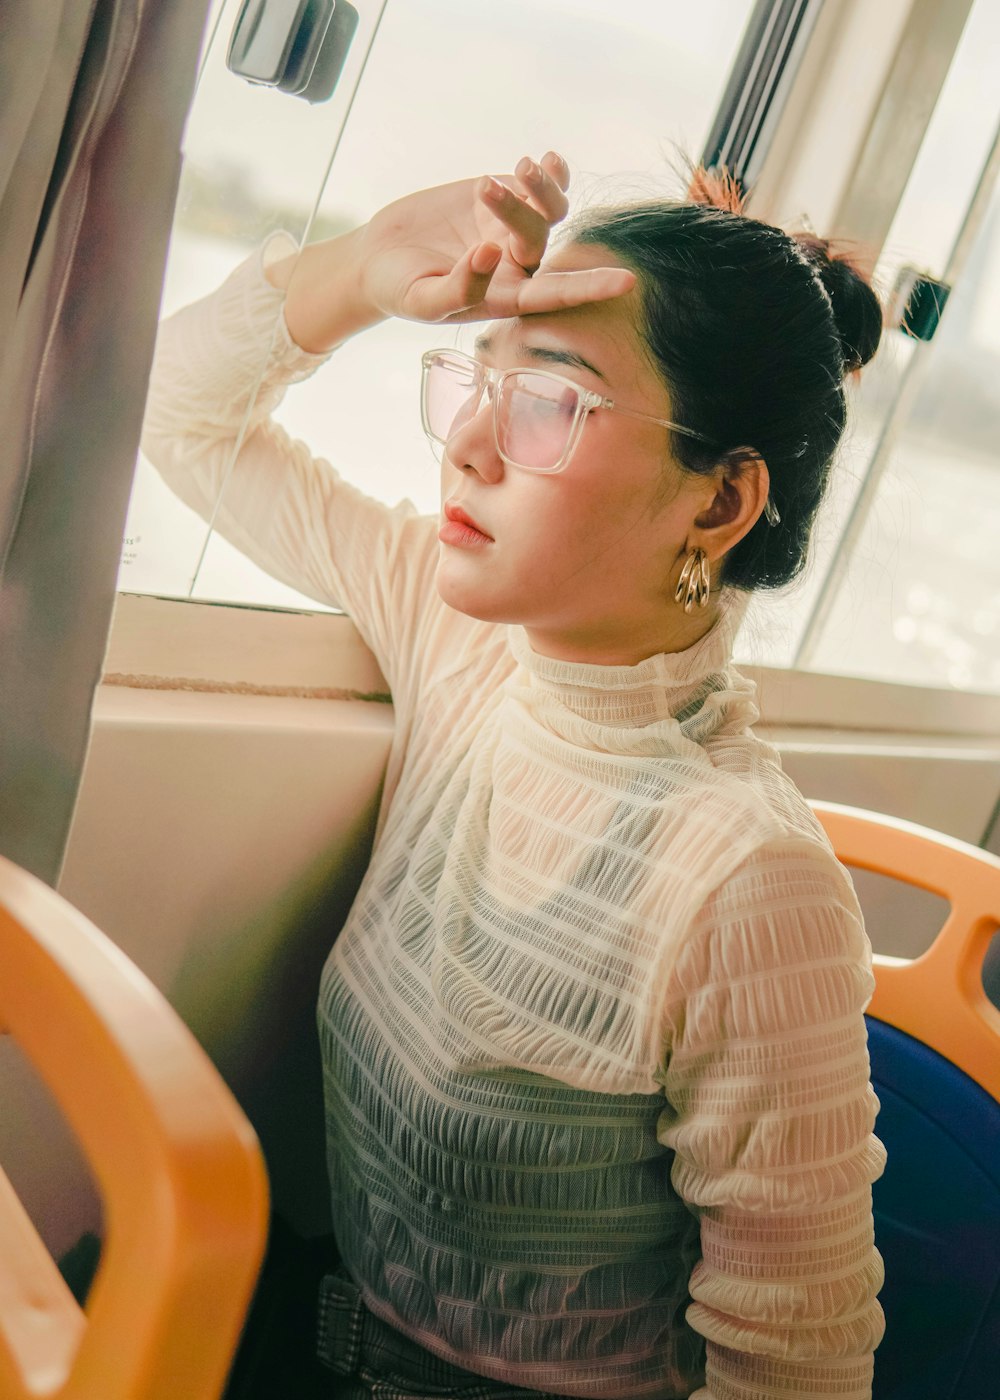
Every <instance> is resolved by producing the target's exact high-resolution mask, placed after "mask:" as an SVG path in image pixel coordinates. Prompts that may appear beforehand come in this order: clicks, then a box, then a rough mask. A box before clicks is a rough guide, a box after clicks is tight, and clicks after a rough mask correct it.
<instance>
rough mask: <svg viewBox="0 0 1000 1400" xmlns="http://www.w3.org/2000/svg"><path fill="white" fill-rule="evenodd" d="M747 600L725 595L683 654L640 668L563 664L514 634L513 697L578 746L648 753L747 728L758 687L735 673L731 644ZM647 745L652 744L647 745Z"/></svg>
mask: <svg viewBox="0 0 1000 1400" xmlns="http://www.w3.org/2000/svg"><path fill="white" fill-rule="evenodd" d="M748 601H749V600H748V596H747V595H746V594H744V593H740V592H737V591H735V590H728V591H727V592H726V593H725V594H724V595H723V597H722V599H721V602H720V610H719V616H718V618H717V620H716V622H715V624H714V625H713V626H712V627H711V628H710V630H709V631H708V632H706V633H705V635H704V636H703V637H701V638H699V640H698V641H697V642H695V643H694V645H693V646H690V647H687V648H685V650H684V651H676V652H660V653H658V654H657V655H656V656H649V657H646V659H645V660H643V661H640V662H638V664H637V665H635V666H596V665H591V664H589V663H585V662H577V661H559V660H555V659H554V658H552V657H548V656H540V655H538V653H537V652H535V651H533V650H532V648H531V644H530V642H529V640H528V637H527V634H526V633H525V631H524V628H523V627H511V628H510V629H509V640H510V648H511V651H512V653H513V655H514V658H515V660H516V661H517V663H518V670H517V672H515V674H514V676H513V677H512V678H511V683H510V692H511V693H512V694H513V695H514V696H516V697H517V698H518V699H519V700H520V701H521V703H522V704H524V705H526V706H527V708H528V709H529V710H532V711H533V712H534V715H535V718H536V719H537V720H539V721H540V722H542V723H543V724H544V725H545V727H546V728H549V729H552V730H554V731H555V732H557V733H559V734H560V735H561V737H563V738H566V739H568V740H570V742H574V743H584V744H585V745H586V746H588V747H590V746H596V747H599V748H601V749H606V748H608V747H609V742H608V741H609V739H610V738H611V736H610V735H609V734H608V731H609V730H618V731H638V732H633V733H631V734H629V735H628V736H626V734H625V733H620V734H619V736H618V740H617V742H615V741H613V740H612V742H611V744H610V747H613V748H616V749H618V748H620V749H622V750H627V751H630V752H638V751H643V752H650V751H651V750H654V749H657V748H662V747H663V746H664V745H666V747H668V748H676V747H678V744H679V742H680V743H681V745H682V741H684V740H687V741H689V742H690V743H693V744H695V745H698V746H699V747H700V746H702V745H704V743H705V742H706V740H707V739H708V738H709V737H710V736H711V735H713V734H716V733H718V732H719V731H720V730H722V729H725V730H727V731H733V730H736V729H744V728H746V727H747V726H748V725H750V724H752V723H753V722H754V720H755V719H756V718H757V714H758V712H757V708H756V705H755V704H754V700H753V696H754V687H753V685H752V684H751V683H750V682H749V681H747V680H746V679H745V678H744V677H743V676H741V675H739V673H738V672H736V671H734V670H733V669H732V668H731V665H730V661H731V657H732V650H733V643H734V641H735V638H736V633H737V631H738V630H739V626H740V623H741V622H742V620H743V616H744V613H745V612H746V607H747V603H748ZM646 741H648V743H647V742H646Z"/></svg>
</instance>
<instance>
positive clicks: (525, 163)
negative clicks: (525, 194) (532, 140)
mask: <svg viewBox="0 0 1000 1400" xmlns="http://www.w3.org/2000/svg"><path fill="white" fill-rule="evenodd" d="M541 173H542V172H541V171H540V170H539V168H538V166H537V165H536V164H535V162H534V161H533V160H529V159H528V157H527V156H522V157H521V159H520V160H519V161H518V163H517V166H516V168H515V170H514V174H515V175H517V176H519V177H520V179H522V180H537V179H538V177H539V176H540V175H541Z"/></svg>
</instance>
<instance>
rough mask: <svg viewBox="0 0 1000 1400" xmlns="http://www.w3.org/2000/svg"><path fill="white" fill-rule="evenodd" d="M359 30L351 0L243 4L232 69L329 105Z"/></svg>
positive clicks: (247, 0) (229, 59)
mask: <svg viewBox="0 0 1000 1400" xmlns="http://www.w3.org/2000/svg"><path fill="white" fill-rule="evenodd" d="M357 27H358V12H357V10H356V9H355V8H354V6H353V5H351V4H348V2H347V0H243V3H242V5H241V6H240V12H239V14H238V15H237V17H236V24H235V25H234V26H233V33H232V37H231V38H230V40H229V50H228V52H227V54H226V67H227V68H228V69H229V71H230V73H235V74H236V75H237V76H238V77H240V78H245V79H246V81H247V82H248V83H255V84H257V85H258V86H261V87H272V88H277V89H278V91H279V92H287V93H289V94H291V96H293V97H302V98H304V99H305V101H306V102H326V101H327V100H328V99H329V98H330V97H332V96H333V93H334V89H335V88H336V86H337V80H338V79H339V77H340V74H341V71H342V69H343V67H344V60H345V59H346V57H347V51H348V49H349V48H350V47H351V40H352V39H353V38H354V31H355V30H356V29H357Z"/></svg>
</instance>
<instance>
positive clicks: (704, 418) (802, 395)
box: [570, 186, 882, 589]
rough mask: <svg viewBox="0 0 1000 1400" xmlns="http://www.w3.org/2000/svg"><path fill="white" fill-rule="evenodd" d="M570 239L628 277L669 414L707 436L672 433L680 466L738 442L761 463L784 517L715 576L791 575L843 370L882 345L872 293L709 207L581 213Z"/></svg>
mask: <svg viewBox="0 0 1000 1400" xmlns="http://www.w3.org/2000/svg"><path fill="white" fill-rule="evenodd" d="M692 190H693V192H694V193H696V194H697V193H699V191H698V190H697V187H696V186H692ZM570 236H571V237H572V238H573V240H574V241H576V242H578V243H588V244H599V245H601V246H603V247H605V248H607V249H608V250H609V251H610V252H612V253H613V254H614V255H615V256H616V257H617V258H618V259H619V261H620V262H622V263H623V264H625V265H626V266H627V267H630V268H631V269H632V270H633V271H634V272H635V273H636V274H637V275H638V278H639V285H640V290H641V295H642V305H643V315H644V322H645V324H644V325H643V327H642V330H643V333H644V338H645V340H646V343H647V346H648V348H649V351H650V354H651V356H652V359H653V361H654V363H655V365H656V368H657V369H658V370H659V373H660V374H661V376H662V378H663V380H664V381H665V383H666V386H667V388H668V390H669V392H670V397H671V413H672V416H673V417H674V418H675V419H676V420H677V422H678V423H680V424H682V425H683V426H685V427H688V428H692V429H694V430H695V431H696V432H698V433H701V434H703V435H704V436H705V437H706V438H708V439H709V442H710V444H711V445H709V444H706V443H702V442H699V441H697V440H696V439H694V438H689V437H684V436H682V435H681V434H674V435H673V448H674V455H675V457H676V458H677V460H678V462H679V463H680V464H681V466H682V467H684V468H685V469H687V470H688V471H691V472H696V473H706V472H709V471H711V470H713V468H714V467H715V466H716V465H717V464H718V463H719V461H720V460H726V459H728V460H730V461H733V462H736V461H738V460H739V459H740V457H741V453H740V452H739V449H740V448H744V449H746V448H752V449H753V450H754V451H756V452H757V453H759V455H760V456H761V457H763V459H764V461H765V462H766V463H767V467H768V472H769V473H770V478H771V492H770V498H771V500H772V501H773V502H774V505H775V506H776V507H777V509H778V511H779V512H780V515H781V521H780V523H779V524H777V525H769V524H768V523H767V521H766V520H765V518H764V516H761V518H760V519H759V520H758V521H757V523H756V524H755V525H754V527H753V529H752V530H750V532H749V533H748V534H747V535H746V536H744V538H743V539H742V540H740V542H739V543H738V544H737V545H736V546H735V547H734V548H733V549H732V550H730V552H729V553H728V554H727V556H726V559H725V562H724V565H723V570H722V582H723V583H725V584H730V585H733V586H734V587H737V588H744V589H752V588H777V587H780V586H781V585H782V584H784V583H787V582H789V580H791V579H792V578H794V577H795V575H796V574H798V573H799V572H800V570H801V569H802V567H803V566H804V564H805V559H806V551H807V548H808V543H809V534H810V530H811V527H812V523H813V519H814V517H815V515H816V511H817V508H818V507H819V504H820V502H821V500H822V498H823V494H824V491H825V489H826V484H827V480H828V477H829V473H830V464H831V462H832V459H833V454H834V451H835V449H836V447H837V444H838V442H839V441H840V437H841V435H842V433H843V430H844V425H845V421H846V401H845V397H844V384H843V380H844V375H845V374H847V373H849V372H850V371H852V370H855V369H860V367H861V366H862V365H863V364H866V363H867V361H868V360H870V359H871V357H872V355H874V353H875V350H876V349H877V347H878V343H879V337H880V335H881V326H882V317H881V310H880V307H879V303H878V299H877V297H876V296H875V293H874V292H873V291H872V289H871V287H869V286H868V284H867V283H866V282H865V281H864V280H863V279H862V277H861V276H860V275H859V273H858V272H856V271H855V269H854V268H853V267H852V266H851V264H850V263H848V262H847V261H845V260H843V259H839V258H835V257H833V256H831V252H830V247H829V245H828V244H827V243H826V242H824V241H823V240H821V239H818V238H815V237H812V236H810V235H799V236H796V237H793V236H792V235H790V234H788V233H785V232H784V231H783V230H782V229H779V228H775V227H774V226H773V225H771V224H766V223H762V222H761V221H760V220H757V219H752V218H748V217H747V216H746V215H745V214H742V213H737V212H730V210H729V209H723V208H717V207H712V206H709V205H705V204H699V203H660V202H656V203H650V204H638V205H630V206H625V207H620V208H614V209H599V210H596V211H590V212H589V213H586V214H584V215H583V216H581V217H580V218H578V219H577V220H576V221H575V223H574V224H573V225H572V226H571V228H570Z"/></svg>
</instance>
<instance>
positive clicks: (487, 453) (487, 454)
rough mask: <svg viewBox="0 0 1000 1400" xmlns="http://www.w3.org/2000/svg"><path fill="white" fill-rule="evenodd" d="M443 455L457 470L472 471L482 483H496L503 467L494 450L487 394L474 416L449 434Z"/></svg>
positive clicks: (500, 476) (494, 444) (494, 437)
mask: <svg viewBox="0 0 1000 1400" xmlns="http://www.w3.org/2000/svg"><path fill="white" fill-rule="evenodd" d="M445 456H446V457H447V458H448V461H449V462H450V463H451V465H452V466H453V467H457V468H458V470H459V471H474V472H475V473H476V474H477V475H478V476H481V477H482V479H483V480H484V481H488V482H494V481H499V480H500V479H501V478H502V477H503V473H504V464H503V458H502V457H501V456H500V454H499V452H498V451H497V443H496V434H495V433H494V431H493V400H492V396H491V395H490V394H488V393H487V394H483V397H482V399H481V400H480V403H479V407H478V408H477V409H476V411H475V413H473V414H472V415H471V416H470V417H469V418H468V419H467V420H466V422H464V423H463V424H462V426H461V427H460V428H459V429H458V430H457V431H456V432H454V433H452V435H451V437H450V438H449V439H448V442H447V445H446V447H445Z"/></svg>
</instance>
